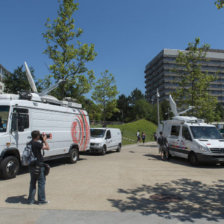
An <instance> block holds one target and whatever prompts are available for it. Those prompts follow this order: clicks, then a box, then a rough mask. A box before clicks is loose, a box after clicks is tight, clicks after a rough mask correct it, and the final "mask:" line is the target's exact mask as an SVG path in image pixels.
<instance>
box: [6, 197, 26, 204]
mask: <svg viewBox="0 0 224 224" xmlns="http://www.w3.org/2000/svg"><path fill="white" fill-rule="evenodd" d="M25 196H26V195H19V196H12V197H8V198H7V199H6V200H5V202H7V203H10V204H27V199H26V198H25Z"/></svg>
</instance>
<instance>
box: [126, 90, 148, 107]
mask: <svg viewBox="0 0 224 224" xmlns="http://www.w3.org/2000/svg"><path fill="white" fill-rule="evenodd" d="M142 99H145V96H144V94H143V93H142V92H141V90H139V89H138V88H136V89H134V90H133V91H132V92H131V94H130V96H129V103H130V104H133V105H134V104H135V102H137V101H138V100H142Z"/></svg>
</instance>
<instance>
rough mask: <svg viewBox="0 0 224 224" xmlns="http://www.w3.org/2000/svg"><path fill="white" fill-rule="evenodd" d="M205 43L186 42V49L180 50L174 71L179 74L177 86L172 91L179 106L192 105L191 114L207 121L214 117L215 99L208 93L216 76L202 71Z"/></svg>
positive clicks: (206, 47) (196, 40)
mask: <svg viewBox="0 0 224 224" xmlns="http://www.w3.org/2000/svg"><path fill="white" fill-rule="evenodd" d="M208 49H209V46H208V45H207V44H205V45H202V46H200V39H199V38H196V39H195V42H194V43H189V44H188V49H187V51H180V52H179V55H178V57H177V58H176V63H177V65H179V66H178V68H177V69H175V70H174V71H175V72H176V73H177V74H179V80H178V86H179V87H178V88H177V89H176V91H175V92H174V93H173V95H174V97H175V99H176V100H177V103H178V105H179V106H182V107H188V106H189V105H191V106H194V109H193V110H192V112H191V114H192V115H194V116H197V117H199V118H205V119H206V120H207V121H212V120H214V119H215V116H216V115H215V108H216V104H217V99H216V98H215V97H213V96H211V95H210V93H209V86H210V84H211V82H213V81H215V79H216V77H214V76H213V75H208V74H207V73H206V72H203V71H202V69H201V67H202V63H204V62H206V61H207V59H206V53H207V51H208Z"/></svg>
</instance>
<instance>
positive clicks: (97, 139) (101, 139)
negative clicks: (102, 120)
mask: <svg viewBox="0 0 224 224" xmlns="http://www.w3.org/2000/svg"><path fill="white" fill-rule="evenodd" d="M90 133H91V138H90V150H91V152H98V153H101V154H102V155H105V154H106V152H108V151H111V150H116V151H117V152H120V151H121V146H122V135H121V131H120V129H117V128H91V129H90Z"/></svg>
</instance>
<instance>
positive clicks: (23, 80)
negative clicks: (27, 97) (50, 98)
mask: <svg viewBox="0 0 224 224" xmlns="http://www.w3.org/2000/svg"><path fill="white" fill-rule="evenodd" d="M30 70H31V73H32V76H33V79H35V76H34V69H33V68H31V69H30ZM3 82H4V84H5V90H4V92H6V93H14V94H17V93H18V92H20V91H31V88H30V84H29V82H28V79H27V77H26V71H25V70H24V68H23V65H21V66H18V67H17V68H16V69H15V70H14V71H13V73H6V74H5V75H4V78H3ZM36 85H37V83H36ZM37 87H38V85H37Z"/></svg>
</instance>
